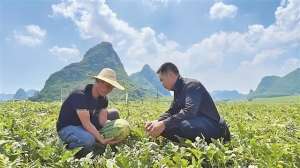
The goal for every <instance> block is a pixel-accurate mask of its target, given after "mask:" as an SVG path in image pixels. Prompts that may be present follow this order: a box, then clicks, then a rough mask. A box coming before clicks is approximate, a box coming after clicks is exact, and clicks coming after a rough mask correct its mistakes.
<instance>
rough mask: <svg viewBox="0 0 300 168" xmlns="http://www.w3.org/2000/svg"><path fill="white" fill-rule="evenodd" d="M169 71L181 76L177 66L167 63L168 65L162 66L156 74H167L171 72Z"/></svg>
mask: <svg viewBox="0 0 300 168" xmlns="http://www.w3.org/2000/svg"><path fill="white" fill-rule="evenodd" d="M169 71H172V72H174V73H175V74H176V75H178V74H179V71H178V68H177V67H176V65H175V64H173V63H171V62H166V63H164V64H162V65H161V66H160V67H159V68H158V70H157V71H156V73H157V74H160V73H166V72H169Z"/></svg>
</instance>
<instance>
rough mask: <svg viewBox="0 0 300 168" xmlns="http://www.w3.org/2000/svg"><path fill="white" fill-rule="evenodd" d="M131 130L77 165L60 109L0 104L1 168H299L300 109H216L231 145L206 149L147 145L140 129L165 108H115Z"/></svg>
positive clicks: (159, 142)
mask: <svg viewBox="0 0 300 168" xmlns="http://www.w3.org/2000/svg"><path fill="white" fill-rule="evenodd" d="M110 106H113V107H116V108H117V109H119V111H120V112H121V118H125V119H126V120H128V121H129V123H130V125H131V129H132V131H131V134H130V136H129V138H128V139H127V140H126V141H125V142H123V143H121V144H118V145H117V146H116V148H117V150H114V149H113V147H112V148H111V147H110V146H108V147H107V148H106V150H105V152H104V154H103V155H99V156H96V157H95V158H93V157H92V156H91V155H90V154H89V155H88V156H86V157H85V158H82V159H80V160H78V159H74V158H73V155H74V153H76V152H77V151H78V149H77V150H74V151H68V150H65V148H64V146H63V144H62V143H61V142H60V141H59V140H58V137H57V133H56V128H55V124H56V119H57V116H58V112H59V108H60V103H55V102H54V103H36V102H30V101H18V102H6V103H1V104H0V167H96V168H102V167H103V168H104V167H122V168H123V167H125V168H127V167H128V168H131V167H143V168H144V167H172V168H173V167H300V144H299V139H300V132H299V126H300V113H299V111H300V104H299V102H298V103H286V104H276V103H273V104H272V103H267V104H264V103H258V102H255V103H252V102H251V103H249V102H243V103H221V104H218V109H219V111H220V112H221V114H222V115H223V116H224V117H225V119H226V120H227V121H228V122H229V123H230V126H231V127H230V129H231V132H232V134H233V138H232V141H231V142H229V143H227V144H222V143H221V142H220V141H219V140H218V141H213V143H211V144H209V145H207V144H206V143H205V142H204V141H203V140H202V139H201V138H197V140H196V142H190V141H184V142H182V143H180V144H178V143H173V142H170V141H168V140H166V139H164V138H158V139H151V138H149V137H148V136H147V135H146V134H145V132H144V128H143V127H144V123H145V121H147V120H154V119H156V118H157V117H158V116H159V115H160V114H161V112H163V111H165V110H166V109H167V108H168V106H169V102H164V101H161V102H159V101H150V100H149V101H144V102H129V103H128V104H124V103H122V102H115V103H112V102H111V104H110Z"/></svg>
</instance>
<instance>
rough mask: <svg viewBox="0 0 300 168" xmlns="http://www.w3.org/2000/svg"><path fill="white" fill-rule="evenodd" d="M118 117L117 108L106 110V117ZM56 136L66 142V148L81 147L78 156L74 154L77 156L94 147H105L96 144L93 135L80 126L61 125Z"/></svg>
mask: <svg viewBox="0 0 300 168" xmlns="http://www.w3.org/2000/svg"><path fill="white" fill-rule="evenodd" d="M118 118H120V117H119V112H118V111H117V110H109V111H108V115H107V119H109V120H115V119H118ZM58 136H59V138H60V139H61V140H62V141H63V142H64V143H65V144H67V148H68V149H74V148H77V147H83V149H82V150H81V151H80V152H79V153H78V156H75V157H79V158H80V157H83V156H85V155H86V154H88V153H90V152H91V151H93V150H94V149H95V147H96V148H102V147H103V146H104V147H105V145H102V144H97V143H96V139H95V137H94V136H93V135H92V134H91V133H89V132H88V131H87V130H85V129H84V128H83V127H82V126H74V125H69V126H66V127H63V128H62V129H61V130H60V131H59V132H58Z"/></svg>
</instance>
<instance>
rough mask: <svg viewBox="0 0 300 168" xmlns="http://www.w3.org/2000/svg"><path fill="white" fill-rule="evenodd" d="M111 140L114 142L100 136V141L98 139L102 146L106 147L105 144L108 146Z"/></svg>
mask: <svg viewBox="0 0 300 168" xmlns="http://www.w3.org/2000/svg"><path fill="white" fill-rule="evenodd" d="M113 140H114V138H107V139H104V137H103V136H102V135H101V139H99V142H100V143H101V144H103V145H107V144H110V142H111V141H113Z"/></svg>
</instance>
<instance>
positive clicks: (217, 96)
mask: <svg viewBox="0 0 300 168" xmlns="http://www.w3.org/2000/svg"><path fill="white" fill-rule="evenodd" d="M210 95H211V96H212V98H213V99H214V100H215V101H226V100H243V99H246V98H247V95H246V94H241V93H239V92H238V91H236V90H216V91H212V92H211V93H210Z"/></svg>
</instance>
